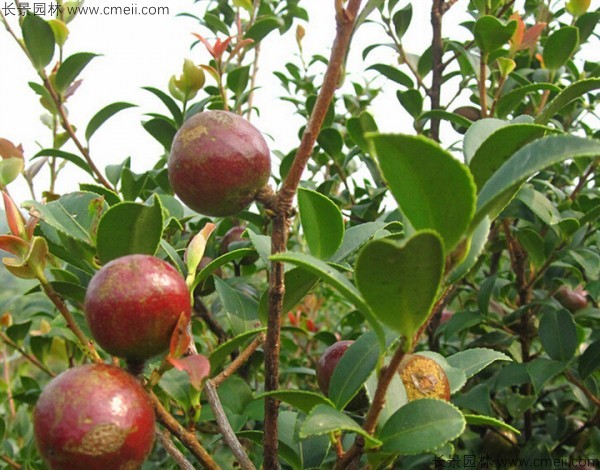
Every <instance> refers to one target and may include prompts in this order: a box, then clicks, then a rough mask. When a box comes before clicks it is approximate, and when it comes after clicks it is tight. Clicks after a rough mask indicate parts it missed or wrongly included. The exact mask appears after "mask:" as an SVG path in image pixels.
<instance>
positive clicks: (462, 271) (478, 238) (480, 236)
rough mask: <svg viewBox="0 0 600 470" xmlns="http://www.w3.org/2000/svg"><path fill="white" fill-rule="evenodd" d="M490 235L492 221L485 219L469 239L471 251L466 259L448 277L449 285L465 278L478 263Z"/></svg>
mask: <svg viewBox="0 0 600 470" xmlns="http://www.w3.org/2000/svg"><path fill="white" fill-rule="evenodd" d="M489 233H490V219H488V218H487V217H485V218H484V219H483V220H482V221H481V222H480V223H479V225H478V226H477V228H475V230H473V234H472V235H471V236H470V238H469V250H468V251H467V254H466V256H465V257H464V259H463V260H462V261H461V262H460V263H458V264H457V265H456V267H454V268H453V269H452V271H450V273H449V274H448V276H447V277H446V282H447V283H448V284H454V283H456V282H458V281H459V280H460V279H462V278H463V277H465V276H466V275H467V274H468V273H469V271H471V269H473V267H474V266H475V264H476V263H477V260H478V259H479V257H480V256H481V254H482V253H483V249H484V247H485V244H486V242H487V240H488V235H489Z"/></svg>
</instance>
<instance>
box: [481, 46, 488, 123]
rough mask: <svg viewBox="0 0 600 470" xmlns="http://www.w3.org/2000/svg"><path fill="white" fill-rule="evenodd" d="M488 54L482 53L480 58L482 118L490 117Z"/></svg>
mask: <svg viewBox="0 0 600 470" xmlns="http://www.w3.org/2000/svg"><path fill="white" fill-rule="evenodd" d="M487 60H488V55H487V53H484V52H483V51H482V52H481V55H480V57H479V105H480V106H481V117H482V118H486V117H487V116H488V109H487V87H486V85H485V81H486V79H487Z"/></svg>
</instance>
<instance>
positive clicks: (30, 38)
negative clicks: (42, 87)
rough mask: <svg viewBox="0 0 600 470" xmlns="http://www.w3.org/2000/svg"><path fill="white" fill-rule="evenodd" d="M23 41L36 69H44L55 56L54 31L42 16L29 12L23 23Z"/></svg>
mask: <svg viewBox="0 0 600 470" xmlns="http://www.w3.org/2000/svg"><path fill="white" fill-rule="evenodd" d="M21 30H22V32H23V42H24V43H25V48H26V49H27V52H28V53H29V57H30V58H31V63H32V64H33V66H34V67H35V69H36V70H38V71H40V70H43V69H44V67H46V65H48V64H49V63H50V61H51V60H52V57H53V56H54V46H55V45H56V42H55V39H54V32H52V27H51V26H50V25H49V24H48V23H47V22H46V21H44V19H42V17H41V16H38V15H34V14H32V13H28V14H27V15H25V18H24V19H23V22H22V23H21Z"/></svg>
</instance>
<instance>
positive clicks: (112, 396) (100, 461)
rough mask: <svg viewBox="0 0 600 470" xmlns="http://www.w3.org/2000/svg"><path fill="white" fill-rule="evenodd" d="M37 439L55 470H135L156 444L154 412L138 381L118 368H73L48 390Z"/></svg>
mask: <svg viewBox="0 0 600 470" xmlns="http://www.w3.org/2000/svg"><path fill="white" fill-rule="evenodd" d="M33 424H34V432H35V440H36V444H37V447H38V449H39V451H40V454H41V455H42V457H43V458H44V460H45V461H46V462H47V464H48V465H49V467H50V468H52V469H53V470H73V469H85V470H108V469H110V470H133V469H136V468H140V467H141V466H142V463H143V462H144V460H145V459H146V457H147V456H148V454H149V453H150V451H151V450H152V444H153V442H154V411H153V409H152V404H151V403H150V399H149V398H148V395H147V394H146V392H145V391H144V389H143V387H142V386H141V385H140V384H139V382H137V381H136V380H135V378H134V377H133V376H132V375H130V374H128V373H127V372H125V371H124V370H122V369H119V368H117V367H114V366H109V365H106V364H92V365H85V366H79V367H75V368H73V369H69V370H67V371H65V372H63V373H62V374H60V375H59V376H58V377H56V378H55V379H53V380H52V381H51V382H50V383H49V384H48V385H47V386H46V388H45V389H44V391H43V392H42V394H41V395H40V398H39V400H38V402H37V404H36V406H35V410H34V413H33Z"/></svg>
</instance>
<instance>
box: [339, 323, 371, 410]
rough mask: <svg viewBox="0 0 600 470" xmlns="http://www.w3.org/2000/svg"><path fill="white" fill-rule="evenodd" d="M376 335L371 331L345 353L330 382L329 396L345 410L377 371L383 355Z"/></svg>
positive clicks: (340, 408)
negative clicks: (380, 357) (370, 376)
mask: <svg viewBox="0 0 600 470" xmlns="http://www.w3.org/2000/svg"><path fill="white" fill-rule="evenodd" d="M381 353H382V352H381V350H380V348H379V343H378V342H377V337H376V336H375V333H373V332H372V331H369V332H367V333H365V334H363V335H362V336H361V337H360V338H358V339H357V340H356V341H355V342H354V343H352V344H351V345H350V347H349V348H348V349H347V350H346V352H344V355H343V356H342V357H341V359H340V360H339V362H338V363H337V365H336V366H335V369H334V371H333V374H332V376H331V381H330V382H329V390H328V396H329V398H330V399H331V401H333V404H334V405H335V407H336V408H337V409H338V410H343V409H344V408H345V407H346V405H347V404H348V403H350V401H351V400H352V398H354V396H355V395H356V394H357V393H358V392H359V390H360V389H361V387H362V386H363V384H364V383H365V382H366V381H367V379H368V378H369V375H371V373H372V372H373V371H374V370H375V367H376V366H377V362H378V361H379V356H380V354H381Z"/></svg>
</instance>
